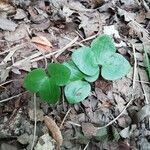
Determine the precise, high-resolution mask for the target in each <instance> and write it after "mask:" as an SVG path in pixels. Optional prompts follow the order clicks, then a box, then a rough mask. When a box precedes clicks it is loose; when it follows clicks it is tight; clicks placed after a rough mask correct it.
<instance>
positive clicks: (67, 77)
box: [23, 35, 131, 104]
mask: <svg viewBox="0 0 150 150" xmlns="http://www.w3.org/2000/svg"><path fill="white" fill-rule="evenodd" d="M130 68H131V66H130V64H129V62H128V61H127V60H126V59H125V58H124V57H123V56H122V55H120V54H118V53H116V48H115V46H114V43H113V42H112V39H111V38H110V37H109V36H108V35H101V36H99V37H97V38H96V39H95V40H93V41H92V43H91V46H90V47H81V48H79V49H77V50H74V52H73V53H72V56H71V60H70V61H68V62H64V63H63V64H59V63H51V64H48V68H47V70H44V69H41V68H40V69H35V70H33V71H31V72H30V73H28V74H27V76H26V77H25V79H24V83H23V86H24V87H25V88H26V89H27V90H29V91H30V92H33V93H37V94H38V95H39V96H40V98H41V99H42V100H43V101H46V102H47V103H49V104H55V103H56V102H57V101H58V100H59V99H60V95H61V86H65V88H64V93H65V96H66V99H67V101H68V102H69V103H70V104H75V103H78V102H81V101H83V100H84V99H85V98H86V97H87V96H88V95H89V94H90V91H91V86H90V84H89V82H94V81H96V80H97V79H98V77H99V74H100V69H101V75H102V77H103V78H104V79H107V80H117V79H120V78H121V77H123V76H125V75H126V74H127V73H128V72H129V71H130Z"/></svg>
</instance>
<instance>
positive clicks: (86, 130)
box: [82, 122, 97, 138]
mask: <svg viewBox="0 0 150 150" xmlns="http://www.w3.org/2000/svg"><path fill="white" fill-rule="evenodd" d="M82 132H83V134H84V136H86V137H88V138H92V137H93V136H96V132H97V128H96V127H94V125H93V124H92V123H85V122H82Z"/></svg>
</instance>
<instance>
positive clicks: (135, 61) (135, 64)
mask: <svg viewBox="0 0 150 150" xmlns="http://www.w3.org/2000/svg"><path fill="white" fill-rule="evenodd" d="M132 49H133V56H134V71H133V89H134V88H135V83H136V82H135V80H136V74H137V59H136V55H135V46H134V45H133V44H132Z"/></svg>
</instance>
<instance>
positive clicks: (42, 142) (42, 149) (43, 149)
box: [34, 134, 55, 150]
mask: <svg viewBox="0 0 150 150" xmlns="http://www.w3.org/2000/svg"><path fill="white" fill-rule="evenodd" d="M34 149H35V150H54V149H55V144H54V142H53V139H52V138H51V137H50V136H49V134H44V135H42V136H41V137H40V138H39V141H38V143H37V145H36V146H35V148H34Z"/></svg>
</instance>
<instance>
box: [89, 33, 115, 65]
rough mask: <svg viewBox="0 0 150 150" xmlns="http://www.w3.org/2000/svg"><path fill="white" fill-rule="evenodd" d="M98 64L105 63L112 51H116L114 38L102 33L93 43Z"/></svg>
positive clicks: (92, 47)
mask: <svg viewBox="0 0 150 150" xmlns="http://www.w3.org/2000/svg"><path fill="white" fill-rule="evenodd" d="M91 49H92V51H93V52H94V55H95V58H96V62H97V64H100V65H104V64H105V60H107V59H109V55H110V52H113V53H115V52H116V48H115V45H114V43H113V41H112V39H111V38H110V37H109V36H108V35H105V34H104V35H101V36H98V37H97V38H96V39H94V40H93V41H92V43H91Z"/></svg>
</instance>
